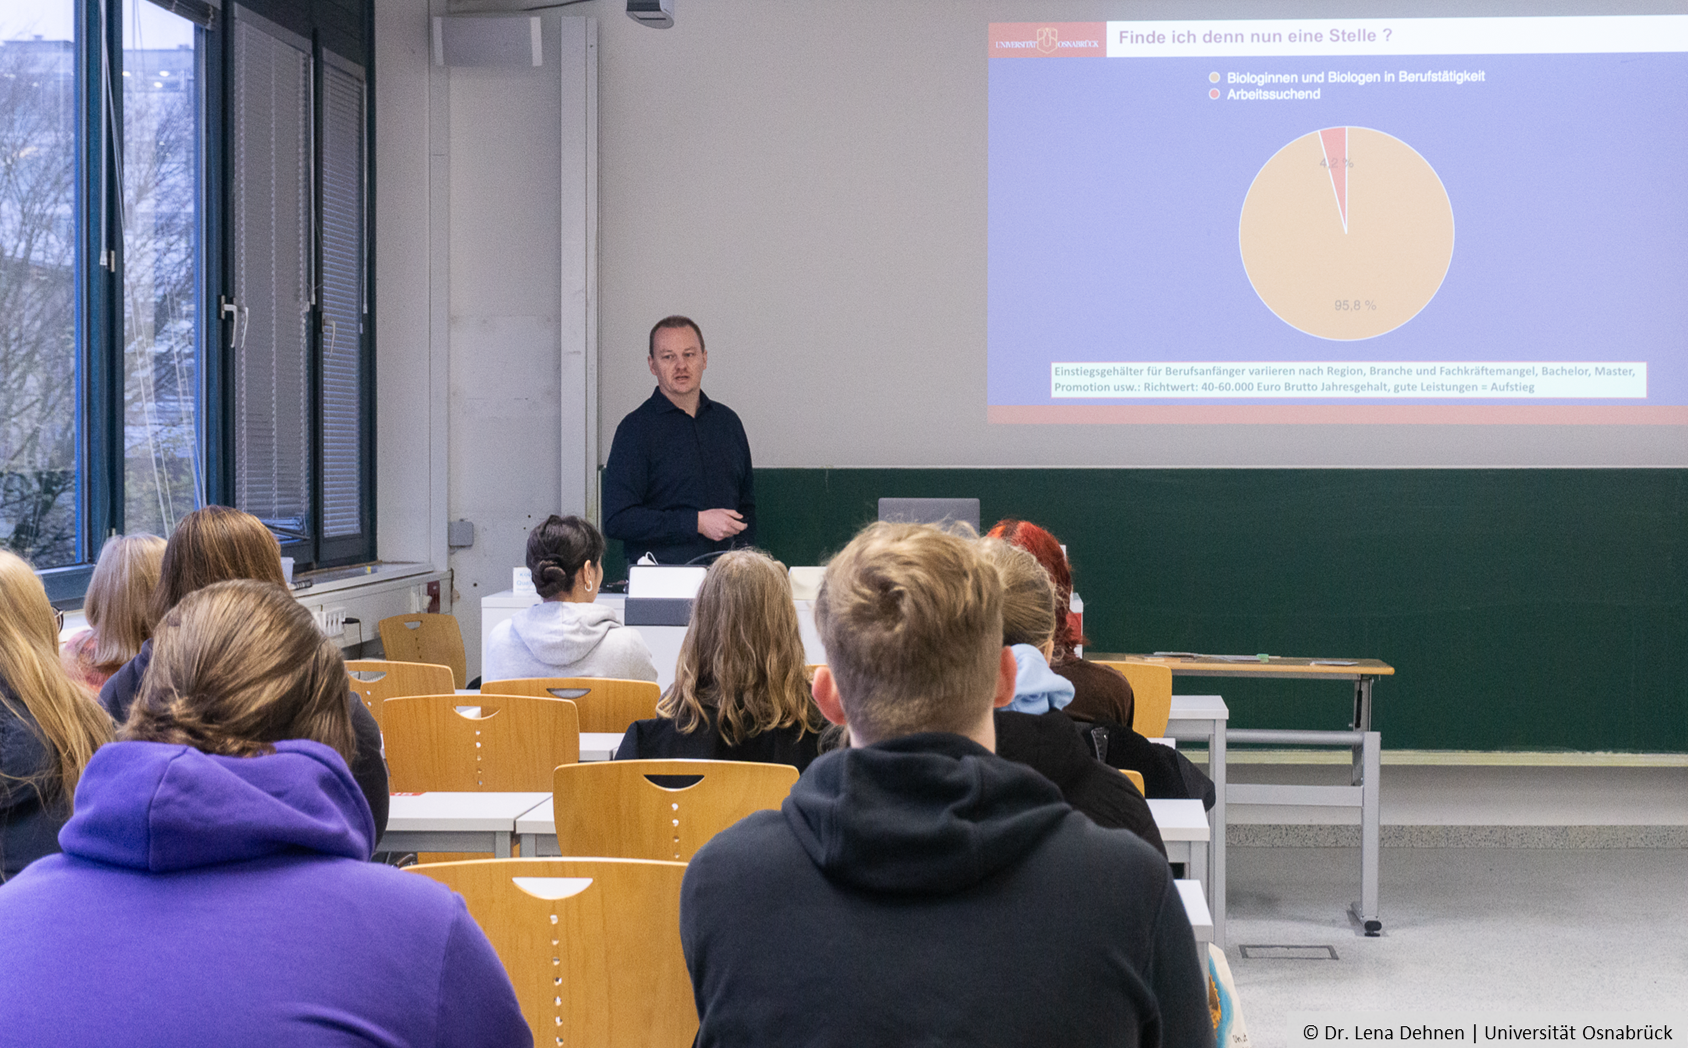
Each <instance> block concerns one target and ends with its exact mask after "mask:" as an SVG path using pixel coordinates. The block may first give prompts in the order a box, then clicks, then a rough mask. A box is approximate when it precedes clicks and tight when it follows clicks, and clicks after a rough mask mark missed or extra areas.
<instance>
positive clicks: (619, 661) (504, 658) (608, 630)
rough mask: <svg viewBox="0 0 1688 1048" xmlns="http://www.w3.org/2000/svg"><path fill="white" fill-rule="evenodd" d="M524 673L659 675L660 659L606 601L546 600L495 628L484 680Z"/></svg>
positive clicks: (650, 677) (632, 677)
mask: <svg viewBox="0 0 1688 1048" xmlns="http://www.w3.org/2000/svg"><path fill="white" fill-rule="evenodd" d="M521 677H616V678H620V679H622V680H656V663H654V662H652V661H651V650H650V649H649V648H648V647H646V646H645V640H644V638H643V637H641V636H639V631H638V630H635V629H631V628H629V627H627V626H623V625H622V624H621V623H619V622H617V621H616V618H615V610H614V609H613V608H611V607H609V606H608V605H605V604H574V603H570V602H568V601H549V600H548V601H545V602H544V603H542V604H535V605H534V606H533V607H531V608H523V609H522V610H521V611H518V612H516V614H515V615H514V616H512V617H511V618H509V619H506V620H505V621H503V622H500V623H499V624H498V625H496V626H494V627H493V628H492V636H491V638H489V639H488V641H487V646H486V664H485V665H484V666H482V667H481V679H482V680H489V681H490V680H513V679H517V678H521Z"/></svg>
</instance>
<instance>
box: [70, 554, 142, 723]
mask: <svg viewBox="0 0 1688 1048" xmlns="http://www.w3.org/2000/svg"><path fill="white" fill-rule="evenodd" d="M163 557H164V540H163V539H161V538H159V537H158V536H157V535H118V536H115V537H113V538H109V539H106V544H105V546H104V547H102V548H101V549H100V559H99V562H98V563H97V564H95V565H94V576H93V578H91V579H89V580H88V593H87V596H85V597H83V598H82V614H83V615H84V616H86V617H87V619H88V628H87V629H85V630H82V631H81V632H80V633H77V634H76V635H75V636H73V637H71V638H70V639H69V640H67V641H65V644H64V651H63V652H62V653H61V655H60V658H61V661H63V663H64V671H65V673H67V674H69V675H70V679H71V680H73V681H75V682H76V683H78V684H80V685H82V686H83V687H85V688H89V689H91V690H93V691H98V690H99V689H100V687H101V685H103V684H105V682H106V681H107V680H109V679H110V678H111V675H112V674H113V673H116V672H117V670H118V668H119V667H120V666H122V665H123V664H124V663H125V662H128V661H129V660H130V659H132V658H134V657H135V653H136V652H138V651H140V650H141V645H142V644H144V643H145V642H146V639H147V627H148V622H147V601H148V600H149V599H150V598H151V597H152V588H153V587H154V586H156V585H157V584H158V564H159V561H160V560H162V559H163Z"/></svg>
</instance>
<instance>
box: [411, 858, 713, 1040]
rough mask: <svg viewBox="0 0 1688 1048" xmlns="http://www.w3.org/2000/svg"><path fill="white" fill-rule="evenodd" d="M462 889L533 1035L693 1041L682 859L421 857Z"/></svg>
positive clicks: (430, 873) (423, 870)
mask: <svg viewBox="0 0 1688 1048" xmlns="http://www.w3.org/2000/svg"><path fill="white" fill-rule="evenodd" d="M410 871H411V872H412V873H418V874H421V875H423V876H425V877H431V878H433V879H434V880H436V881H439V882H440V883H441V884H444V885H445V886H446V887H448V888H450V889H451V890H452V891H455V892H457V893H458V894H459V895H461V896H463V901H464V902H465V903H466V904H467V905H468V907H469V916H471V917H473V918H474V919H475V923H476V924H479V925H480V926H481V930H482V931H484V932H486V937H487V939H488V940H489V941H491V943H492V948H493V949H494V950H496V951H497V953H498V959H499V960H500V961H502V962H504V970H505V971H506V972H508V973H509V975H510V982H511V983H512V984H514V986H515V988H516V1000H517V1002H519V1003H520V1005H521V1008H522V1016H523V1018H525V1019H527V1022H528V1025H529V1026H530V1027H532V1029H533V1043H534V1044H535V1045H543V1046H547V1048H549V1046H551V1045H554V1044H564V1045H594V1046H599V1048H635V1046H636V1048H646V1046H653V1048H685V1046H687V1045H689V1044H691V1043H692V1038H693V1037H694V1036H695V1035H696V1033H697V1005H696V1003H695V1001H694V999H693V997H692V983H691V979H690V978H689V977H688V975H687V973H686V960H685V957H684V956H683V955H682V953H681V952H680V879H681V878H682V877H683V876H685V872H686V866H685V864H684V863H678V862H645V861H641V860H637V859H490V860H481V861H478V862H452V863H441V864H438V865H429V866H412V867H410Z"/></svg>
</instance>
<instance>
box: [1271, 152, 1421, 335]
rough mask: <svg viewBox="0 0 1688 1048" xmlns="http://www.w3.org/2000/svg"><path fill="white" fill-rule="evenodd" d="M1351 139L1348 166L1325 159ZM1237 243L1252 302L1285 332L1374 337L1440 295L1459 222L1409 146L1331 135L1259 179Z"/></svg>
mask: <svg viewBox="0 0 1688 1048" xmlns="http://www.w3.org/2000/svg"><path fill="white" fill-rule="evenodd" d="M1343 132H1345V133H1343ZM1344 139H1346V150H1347V156H1346V157H1342V156H1333V157H1329V158H1327V157H1326V155H1325V154H1326V152H1327V147H1329V148H1330V149H1333V150H1338V151H1340V148H1341V146H1342V143H1343V141H1344ZM1337 165H1340V171H1338V172H1335V177H1333V171H1332V168H1333V166H1337ZM1344 208H1345V209H1346V212H1347V213H1346V215H1344V213H1343V212H1344ZM1345 218H1346V222H1345V221H1344V219H1345ZM1345 226H1346V228H1344V227H1345ZM1240 239H1241V246H1242V256H1243V268H1244V269H1245V270H1246V271H1247V273H1248V279H1249V281H1250V282H1251V283H1252V284H1253V285H1254V290H1255V293H1256V294H1258V295H1259V296H1260V299H1261V301H1263V302H1265V303H1266V306H1267V308H1269V309H1271V311H1272V312H1273V313H1276V314H1277V315H1278V317H1279V318H1280V319H1281V320H1283V321H1284V322H1285V323H1287V324H1289V325H1291V326H1292V327H1295V328H1297V329H1299V330H1301V331H1305V332H1306V333H1307V334H1309V335H1316V336H1318V337H1319V338H1328V339H1339V340H1352V339H1361V338H1373V337H1375V336H1377V335H1382V334H1384V333H1386V332H1389V331H1393V330H1394V329H1396V328H1398V327H1400V326H1401V325H1402V324H1405V323H1406V322H1407V321H1409V320H1411V319H1412V318H1413V317H1414V316H1416V315H1417V314H1418V312H1419V310H1421V309H1423V308H1424V307H1425V306H1427V305H1429V304H1430V300H1431V299H1432V298H1434V297H1435V295H1436V290H1437V289H1438V288H1440V287H1441V286H1442V278H1443V277H1444V276H1446V275H1447V272H1448V263H1449V261H1450V260H1451V259H1452V258H1453V250H1454V213H1453V206H1452V205H1451V204H1450V203H1449V202H1448V193H1447V190H1446V189H1444V188H1443V187H1442V180H1441V178H1439V177H1438V176H1437V174H1436V172H1435V170H1434V169H1433V168H1431V166H1430V165H1429V164H1428V163H1427V162H1426V161H1425V159H1424V158H1423V157H1421V156H1419V155H1418V153H1417V152H1416V151H1414V150H1413V148H1412V147H1411V146H1409V145H1407V144H1406V143H1405V142H1402V141H1401V140H1400V139H1398V138H1396V137H1395V136H1393V135H1388V134H1385V133H1383V132H1382V131H1374V130H1371V129H1370V128H1363V127H1350V128H1338V129H1326V130H1325V131H1324V132H1323V133H1321V132H1318V131H1314V132H1311V133H1309V134H1306V135H1303V136H1301V137H1300V138H1297V139H1296V140H1295V141H1293V142H1291V143H1290V144H1289V145H1287V146H1284V147H1283V148H1282V149H1280V150H1278V152H1277V153H1276V154H1275V155H1274V156H1273V157H1272V159H1270V160H1268V161H1267V162H1266V165H1265V166H1264V167H1262V168H1261V169H1260V173H1259V174H1258V175H1256V176H1255V177H1254V184H1253V185H1252V186H1250V187H1249V191H1248V196H1247V197H1246V198H1245V199H1244V200H1243V213H1242V222H1241V230H1240Z"/></svg>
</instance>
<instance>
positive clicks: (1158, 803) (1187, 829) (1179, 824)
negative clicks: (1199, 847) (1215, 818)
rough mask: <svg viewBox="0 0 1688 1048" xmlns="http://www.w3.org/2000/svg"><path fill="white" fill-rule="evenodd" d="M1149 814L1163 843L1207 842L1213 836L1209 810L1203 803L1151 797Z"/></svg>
mask: <svg viewBox="0 0 1688 1048" xmlns="http://www.w3.org/2000/svg"><path fill="white" fill-rule="evenodd" d="M1149 812H1150V813H1151V814H1153V815H1154V817H1155V828H1156V829H1158V830H1160V835H1161V840H1163V841H1205V840H1207V839H1208V837H1209V836H1210V835H1211V832H1212V831H1210V830H1209V829H1208V825H1207V810H1206V809H1205V808H1203V807H1202V802H1201V801H1194V800H1165V799H1159V798H1153V797H1151V798H1150V799H1149Z"/></svg>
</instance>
